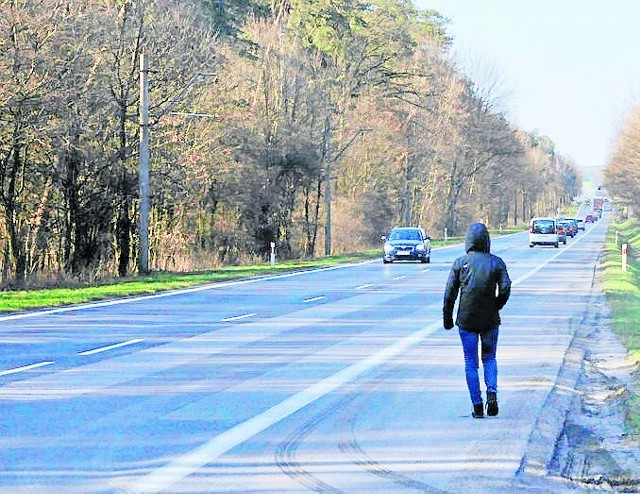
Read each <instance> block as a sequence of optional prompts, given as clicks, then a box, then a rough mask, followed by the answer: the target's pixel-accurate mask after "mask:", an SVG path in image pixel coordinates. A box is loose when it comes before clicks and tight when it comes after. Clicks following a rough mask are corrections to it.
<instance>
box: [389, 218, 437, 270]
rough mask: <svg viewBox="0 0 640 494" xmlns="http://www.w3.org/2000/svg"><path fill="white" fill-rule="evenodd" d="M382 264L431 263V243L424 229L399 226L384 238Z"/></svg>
mask: <svg viewBox="0 0 640 494" xmlns="http://www.w3.org/2000/svg"><path fill="white" fill-rule="evenodd" d="M381 239H382V240H383V241H384V247H383V249H382V262H384V263H385V264H387V263H390V262H393V261H420V262H431V242H430V239H431V237H429V235H427V234H426V233H425V232H424V230H423V229H422V228H419V227H413V226H398V227H395V228H392V229H391V231H390V232H389V235H388V236H386V237H385V236H383V237H381Z"/></svg>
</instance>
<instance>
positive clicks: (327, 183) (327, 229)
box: [322, 117, 331, 256]
mask: <svg viewBox="0 0 640 494" xmlns="http://www.w3.org/2000/svg"><path fill="white" fill-rule="evenodd" d="M330 138H331V127H330V125H329V117H326V118H325V119H324V135H323V149H322V158H323V159H322V161H323V162H324V212H325V223H324V255H325V256H330V255H331V161H330V159H329V139H330Z"/></svg>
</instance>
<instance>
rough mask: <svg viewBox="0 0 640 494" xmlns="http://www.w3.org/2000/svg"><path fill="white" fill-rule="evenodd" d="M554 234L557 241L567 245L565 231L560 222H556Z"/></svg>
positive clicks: (563, 225)
mask: <svg viewBox="0 0 640 494" xmlns="http://www.w3.org/2000/svg"><path fill="white" fill-rule="evenodd" d="M556 232H557V233H558V241H559V242H562V245H567V230H566V227H565V224H564V223H562V222H561V221H557V222H556Z"/></svg>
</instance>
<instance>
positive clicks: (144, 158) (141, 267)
mask: <svg viewBox="0 0 640 494" xmlns="http://www.w3.org/2000/svg"><path fill="white" fill-rule="evenodd" d="M138 164H139V166H138V173H139V177H138V180H139V187H140V225H139V226H140V231H139V235H140V252H139V259H138V272H139V274H147V273H148V272H149V62H148V60H147V54H146V53H145V52H142V53H141V54H140V156H139V157H138Z"/></svg>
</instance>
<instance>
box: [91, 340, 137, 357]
mask: <svg viewBox="0 0 640 494" xmlns="http://www.w3.org/2000/svg"><path fill="white" fill-rule="evenodd" d="M141 341H144V340H143V339H142V338H136V339H134V340H128V341H123V342H122V343H115V344H113V345H109V346H103V347H100V348H94V349H93V350H86V351H84V352H80V353H78V355H94V354H96V353H102V352H108V351H109V350H114V349H116V348H121V347H123V346H129V345H135V344H136V343H140V342H141Z"/></svg>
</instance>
